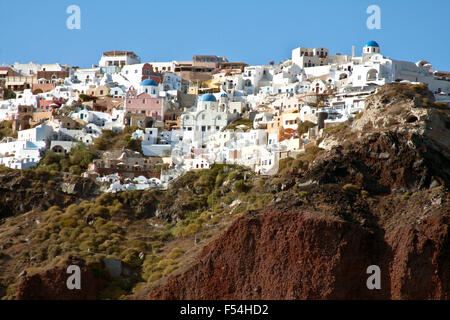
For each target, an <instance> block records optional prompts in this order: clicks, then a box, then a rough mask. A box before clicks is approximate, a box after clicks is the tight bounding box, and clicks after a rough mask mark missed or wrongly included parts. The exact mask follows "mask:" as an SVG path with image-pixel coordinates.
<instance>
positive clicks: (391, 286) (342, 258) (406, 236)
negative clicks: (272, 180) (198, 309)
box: [143, 84, 450, 299]
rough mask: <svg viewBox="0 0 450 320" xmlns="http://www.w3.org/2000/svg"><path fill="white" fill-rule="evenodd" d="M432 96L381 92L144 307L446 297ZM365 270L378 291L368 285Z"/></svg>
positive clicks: (449, 241) (443, 184) (437, 112)
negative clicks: (267, 201) (268, 200)
mask: <svg viewBox="0 0 450 320" xmlns="http://www.w3.org/2000/svg"><path fill="white" fill-rule="evenodd" d="M430 97H431V96H430V93H429V92H428V91H427V90H424V89H423V88H422V87H415V86H407V85H395V84H394V85H389V86H386V87H383V88H381V89H380V90H379V91H378V93H377V94H376V95H374V96H372V97H371V98H369V100H368V104H367V111H366V112H365V113H364V115H363V116H362V117H361V118H360V119H359V120H357V121H355V122H354V123H353V125H352V127H351V128H347V129H346V130H344V131H343V132H340V133H339V134H336V135H329V136H327V137H326V138H325V139H324V141H323V143H322V146H325V147H326V146H329V147H328V148H327V149H328V151H326V152H323V153H322V154H321V155H319V156H318V158H317V159H316V160H315V161H314V162H313V163H312V165H310V166H309V168H308V169H307V170H306V171H305V172H299V173H298V174H294V175H290V176H288V177H283V179H285V180H286V181H287V182H286V185H287V186H292V187H288V188H287V190H284V191H282V192H279V193H277V199H278V200H279V201H276V202H274V203H272V205H270V206H268V207H267V208H265V209H264V210H262V211H258V212H251V213H247V215H245V216H244V217H242V218H240V219H238V220H237V221H236V222H235V223H234V224H233V225H232V226H231V227H230V228H229V229H228V230H227V231H226V232H225V233H224V234H223V235H222V236H221V237H220V238H218V239H217V240H216V241H214V242H213V243H211V244H210V245H209V246H207V247H206V248H205V249H204V250H203V252H202V253H201V255H199V256H198V258H197V260H196V261H195V262H194V263H193V264H192V265H191V266H190V267H189V268H187V269H186V270H185V271H184V272H183V273H180V274H179V275H177V276H172V277H170V278H169V279H168V280H167V281H166V282H165V283H163V284H161V285H160V286H159V287H157V288H155V289H153V290H152V291H151V292H148V294H147V295H145V296H143V298H150V299H380V298H381V299H449V298H450V237H449V230H450V204H449V194H448V188H449V186H450V158H449V153H448V150H449V147H450V139H449V134H450V125H449V124H450V118H449V111H448V110H445V109H442V108H437V106H435V105H434V104H433V101H432V100H429V99H431V98H430ZM331 146H334V147H331ZM288 180H289V181H288ZM370 265H377V266H379V267H380V270H381V289H380V290H369V289H368V288H367V285H366V281H367V279H368V278H369V276H370V274H367V272H366V271H367V267H368V266H370Z"/></svg>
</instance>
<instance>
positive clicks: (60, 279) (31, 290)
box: [17, 258, 107, 300]
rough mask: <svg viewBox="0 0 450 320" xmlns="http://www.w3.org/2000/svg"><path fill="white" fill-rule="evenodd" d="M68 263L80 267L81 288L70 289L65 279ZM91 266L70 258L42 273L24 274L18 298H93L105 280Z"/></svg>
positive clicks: (67, 275)
mask: <svg viewBox="0 0 450 320" xmlns="http://www.w3.org/2000/svg"><path fill="white" fill-rule="evenodd" d="M70 265H77V266H79V267H80V270H81V273H80V279H81V289H80V290H70V289H68V287H67V279H68V277H69V276H70V274H68V273H67V268H68V266H70ZM98 273H99V272H98V271H97V270H95V269H94V268H93V267H92V266H90V267H88V266H86V264H85V262H84V261H83V260H81V259H78V258H70V259H69V260H68V261H67V262H66V264H65V265H64V266H60V267H55V268H52V269H49V270H47V271H45V272H43V273H37V274H34V275H31V276H27V275H24V277H23V279H22V281H21V282H20V285H19V288H18V293H17V299H18V300H95V299H97V298H98V295H99V293H100V291H101V290H102V289H103V288H104V287H105V286H106V285H107V281H106V280H105V279H102V278H100V277H99V275H98Z"/></svg>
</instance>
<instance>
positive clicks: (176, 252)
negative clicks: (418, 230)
mask: <svg viewBox="0 0 450 320" xmlns="http://www.w3.org/2000/svg"><path fill="white" fill-rule="evenodd" d="M183 254H184V251H183V250H181V249H180V248H173V249H172V250H171V251H170V253H169V254H168V255H167V259H177V258H179V257H181V256H182V255H183Z"/></svg>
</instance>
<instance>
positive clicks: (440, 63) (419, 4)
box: [0, 0, 450, 71]
mask: <svg viewBox="0 0 450 320" xmlns="http://www.w3.org/2000/svg"><path fill="white" fill-rule="evenodd" d="M72 4H75V5H78V6H79V7H80V8H81V30H69V29H67V28H66V20H67V18H68V17H69V15H68V14H67V13H66V8H67V7H68V6H69V5H72ZM372 4H375V5H378V6H379V7H380V8H381V27H382V28H381V30H369V29H368V28H367V27H366V20H367V18H368V17H369V15H368V14H367V13H366V9H367V7H368V6H369V5H372ZM449 13H450V1H448V0H428V1H420V0H387V1H381V0H370V1H366V0H340V1H337V0H320V1H311V0H308V1H303V0H239V1H236V0H226V1H217V0H172V1H167V0H165V1H162V0H159V1H155V0H128V1H123V0H69V1H67V0H42V1H12V0H1V1H0V36H1V39H2V40H3V41H2V44H1V46H0V64H12V63H14V62H16V61H18V62H29V61H33V62H37V63H53V62H59V63H68V64H71V65H73V66H80V67H88V66H91V65H92V64H97V63H98V61H99V59H100V56H101V54H102V52H103V51H109V50H130V51H134V52H136V53H137V54H138V55H139V56H140V57H141V58H142V61H145V62H151V61H155V60H156V61H170V60H190V59H191V58H192V56H193V55H195V54H215V55H219V56H226V57H227V58H228V59H229V60H230V61H244V62H246V63H248V64H267V63H268V62H269V61H275V62H277V63H278V62H279V61H281V60H284V59H286V58H289V57H290V55H291V50H292V49H294V48H295V47H298V46H300V45H301V46H305V47H319V46H323V47H327V48H328V49H330V52H331V53H332V54H334V53H342V54H350V53H351V46H352V45H355V46H356V53H357V54H360V53H361V49H362V47H363V45H364V43H365V42H366V41H368V40H376V41H377V42H378V43H379V44H380V46H381V52H382V53H383V54H384V55H385V56H388V57H391V58H394V59H399V60H408V61H414V62H416V61H418V60H421V59H427V60H428V61H430V62H431V63H432V64H433V66H434V68H435V69H439V70H448V71H450V60H449V56H450V54H449V52H450V36H449V34H450V19H448V14H449Z"/></svg>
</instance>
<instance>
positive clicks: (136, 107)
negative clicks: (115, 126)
mask: <svg viewBox="0 0 450 320" xmlns="http://www.w3.org/2000/svg"><path fill="white" fill-rule="evenodd" d="M125 110H126V112H127V113H139V114H145V115H147V116H148V117H152V118H154V119H156V120H163V119H164V101H163V98H158V97H152V96H151V95H150V94H148V93H146V92H142V93H140V94H138V93H137V90H136V89H134V88H133V87H131V88H130V90H128V92H127V97H126V101H125Z"/></svg>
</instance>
